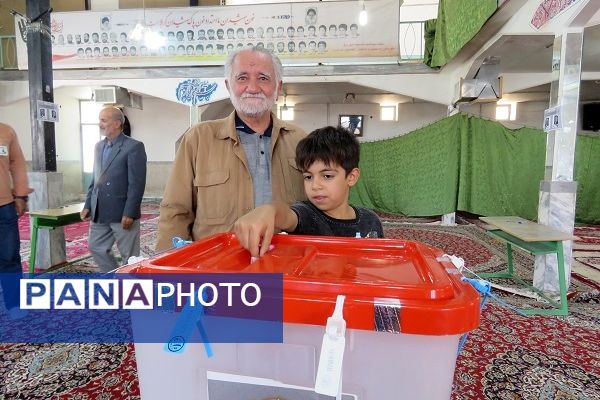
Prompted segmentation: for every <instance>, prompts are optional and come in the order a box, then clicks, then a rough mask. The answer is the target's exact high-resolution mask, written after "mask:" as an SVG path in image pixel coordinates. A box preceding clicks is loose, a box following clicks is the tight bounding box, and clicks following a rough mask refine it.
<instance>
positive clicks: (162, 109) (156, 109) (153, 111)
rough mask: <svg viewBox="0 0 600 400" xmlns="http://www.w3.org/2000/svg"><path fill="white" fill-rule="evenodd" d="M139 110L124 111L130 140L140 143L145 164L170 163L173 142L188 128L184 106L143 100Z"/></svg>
mask: <svg viewBox="0 0 600 400" xmlns="http://www.w3.org/2000/svg"><path fill="white" fill-rule="evenodd" d="M143 106H144V109H143V110H136V109H134V108H127V109H125V114H127V118H129V123H130V124H131V133H132V135H131V136H132V137H133V138H134V139H137V140H139V141H142V142H144V146H146V154H147V156H148V161H172V160H173V159H174V158H175V142H176V141H177V139H178V138H179V137H180V136H181V135H182V134H183V133H184V132H185V131H186V130H187V129H188V128H189V126H190V111H189V110H190V109H189V107H188V106H185V105H182V104H179V103H174V102H171V101H167V100H161V99H157V98H144V99H143Z"/></svg>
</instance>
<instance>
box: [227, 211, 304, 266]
mask: <svg viewBox="0 0 600 400" xmlns="http://www.w3.org/2000/svg"><path fill="white" fill-rule="evenodd" d="M296 225H298V217H297V215H296V213H295V212H294V211H292V209H291V208H290V206H289V205H287V204H285V203H280V202H277V203H272V204H265V205H262V206H260V207H257V208H255V209H254V210H252V211H250V212H249V213H248V214H246V215H244V216H242V217H240V218H239V219H238V220H237V221H235V223H234V224H233V229H232V231H233V232H234V233H235V235H236V236H237V238H238V240H239V242H240V244H241V245H242V247H244V248H245V249H247V250H249V251H250V254H251V255H252V257H259V256H263V255H264V254H265V253H266V252H267V250H269V245H270V244H271V239H272V238H273V233H274V232H275V229H277V230H285V231H293V230H294V229H296Z"/></svg>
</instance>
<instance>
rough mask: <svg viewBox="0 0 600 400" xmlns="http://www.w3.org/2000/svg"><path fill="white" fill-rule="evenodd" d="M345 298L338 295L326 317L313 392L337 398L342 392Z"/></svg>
mask: <svg viewBox="0 0 600 400" xmlns="http://www.w3.org/2000/svg"><path fill="white" fill-rule="evenodd" d="M345 299H346V296H343V295H338V297H337V299H336V301H335V310H334V311H333V315H332V316H331V317H329V318H327V325H326V327H325V334H324V335H323V345H322V346H321V355H320V357H319V368H318V370H317V379H316V382H315V392H317V393H319V394H324V395H326V396H334V397H337V398H341V396H340V395H341V393H342V361H343V360H344V349H345V346H346V338H345V334H346V321H345V320H344V315H343V309H344V300H345Z"/></svg>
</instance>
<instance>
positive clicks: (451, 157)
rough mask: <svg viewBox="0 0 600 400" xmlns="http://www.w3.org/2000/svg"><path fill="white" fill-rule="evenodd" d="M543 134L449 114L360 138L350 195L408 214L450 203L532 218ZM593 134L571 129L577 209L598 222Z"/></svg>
mask: <svg viewBox="0 0 600 400" xmlns="http://www.w3.org/2000/svg"><path fill="white" fill-rule="evenodd" d="M545 149H546V134H545V133H544V132H542V131H541V130H539V129H532V128H521V129H508V128H506V127H504V126H503V125H502V124H500V123H498V122H494V121H488V120H484V119H481V118H477V117H473V116H468V115H465V114H456V115H454V116H452V117H448V118H444V119H442V120H440V121H438V122H436V123H433V124H431V125H429V126H426V127H424V128H421V129H418V130H416V131H414V132H411V133H409V134H406V135H403V136H400V137H396V138H393V139H388V140H382V141H379V142H370V143H362V144H361V162H360V168H361V177H360V179H359V181H358V183H357V185H356V186H355V187H354V188H353V189H352V190H351V192H350V202H351V203H353V204H357V205H362V206H364V207H368V208H372V209H376V210H380V211H386V212H391V213H397V214H405V215H412V216H426V215H440V214H446V213H449V212H454V211H457V210H461V211H467V212H471V213H474V214H480V215H519V216H521V217H524V218H528V219H537V207H538V197H539V184H540V181H542V180H543V179H544V160H545ZM598 154H600V137H599V136H585V135H578V137H577V147H576V158H575V163H576V164H575V165H576V179H577V181H578V191H577V209H576V217H577V220H578V221H579V222H587V223H600V201H598V200H597V199H599V198H600V179H598V177H599V176H600V157H597V155H598Z"/></svg>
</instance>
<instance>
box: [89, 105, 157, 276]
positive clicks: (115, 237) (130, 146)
mask: <svg viewBox="0 0 600 400" xmlns="http://www.w3.org/2000/svg"><path fill="white" fill-rule="evenodd" d="M124 122H125V115H123V113H122V112H121V110H119V109H118V108H116V107H106V108H103V109H102V111H100V115H99V127H100V133H101V134H102V135H103V136H105V138H104V139H103V140H101V141H100V142H98V143H97V144H96V146H95V148H94V175H93V177H92V182H91V183H90V187H89V189H88V193H87V197H86V200H85V205H84V206H83V210H82V211H81V219H82V220H84V221H90V233H89V241H88V242H89V244H88V246H89V249H90V252H91V253H92V256H93V258H94V261H95V262H96V264H97V265H98V267H99V268H100V271H101V272H108V271H112V270H113V269H115V268H117V266H118V263H117V260H116V259H115V257H114V256H113V254H112V246H113V244H114V243H115V242H116V243H117V248H118V249H119V253H120V254H121V257H122V260H123V263H124V264H126V263H127V260H128V259H129V257H131V256H139V255H140V217H141V204H142V196H143V195H144V188H145V186H146V150H145V148H144V144H143V143H142V142H139V141H137V140H135V139H132V138H130V137H127V136H125V135H124V134H123V124H124Z"/></svg>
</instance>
